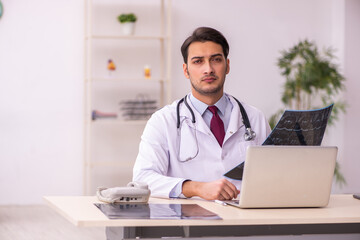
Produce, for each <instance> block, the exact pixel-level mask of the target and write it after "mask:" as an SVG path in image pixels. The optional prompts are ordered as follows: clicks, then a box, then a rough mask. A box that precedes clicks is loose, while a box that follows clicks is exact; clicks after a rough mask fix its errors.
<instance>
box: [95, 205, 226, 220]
mask: <svg viewBox="0 0 360 240" xmlns="http://www.w3.org/2000/svg"><path fill="white" fill-rule="evenodd" d="M95 206H96V207H98V208H99V209H100V210H101V211H102V212H103V213H104V214H105V215H106V216H107V217H108V218H109V219H206V220H212V219H214V220H215V219H221V218H220V217H219V216H218V215H217V214H215V213H213V212H210V211H208V210H206V209H205V208H203V207H200V206H199V205H197V204H152V203H149V204H147V203H138V204H134V203H131V204H125V203H121V204H100V203H95Z"/></svg>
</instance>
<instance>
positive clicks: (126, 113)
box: [120, 94, 157, 120]
mask: <svg viewBox="0 0 360 240" xmlns="http://www.w3.org/2000/svg"><path fill="white" fill-rule="evenodd" d="M120 106H121V107H120V111H121V112H122V116H123V117H124V119H125V120H146V119H149V117H150V116H151V115H152V114H153V113H154V112H155V111H156V109H157V101H156V100H154V99H149V98H148V97H147V96H146V95H143V94H140V95H138V96H137V97H136V99H133V100H124V101H121V102H120Z"/></svg>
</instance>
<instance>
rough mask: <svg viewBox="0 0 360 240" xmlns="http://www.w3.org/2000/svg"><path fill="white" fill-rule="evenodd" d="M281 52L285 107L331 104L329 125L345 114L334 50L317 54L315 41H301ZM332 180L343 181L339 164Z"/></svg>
mask: <svg viewBox="0 0 360 240" xmlns="http://www.w3.org/2000/svg"><path fill="white" fill-rule="evenodd" d="M281 55H282V56H281V57H280V58H279V59H278V64H277V65H278V66H279V68H280V69H281V71H282V72H281V75H283V76H284V77H285V78H286V82H285V84H284V91H283V95H282V99H281V100H282V102H283V103H284V105H285V108H286V109H296V110H310V109H316V108H322V107H325V106H328V105H330V104H332V103H334V107H333V110H332V115H331V116H330V118H329V125H331V124H334V121H335V120H337V119H338V117H339V113H340V112H343V113H345V110H346V105H347V104H346V102H345V101H342V100H341V99H340V97H339V94H340V93H341V91H343V90H344V89H345V86H344V81H345V78H344V76H343V75H342V74H341V73H340V72H339V67H338V66H337V65H336V64H334V63H333V60H334V58H335V56H334V55H333V49H331V48H327V49H325V50H324V52H323V53H320V52H319V51H318V48H317V46H316V45H315V43H314V42H310V41H308V40H304V41H300V42H299V43H298V44H296V45H295V46H293V47H292V48H290V49H289V50H283V51H282V52H281ZM339 99H340V100H339ZM283 111H284V109H280V110H279V111H278V112H277V113H275V114H274V115H272V116H271V117H270V119H269V123H270V126H271V127H272V128H274V126H275V124H276V123H277V122H278V119H279V117H280V114H281V113H282V112H283ZM335 179H336V181H337V182H338V183H339V184H340V185H342V184H345V183H346V181H345V179H344V177H343V176H342V174H341V173H340V171H339V165H338V163H337V164H336V168H335Z"/></svg>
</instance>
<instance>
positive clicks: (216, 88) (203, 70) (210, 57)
mask: <svg viewBox="0 0 360 240" xmlns="http://www.w3.org/2000/svg"><path fill="white" fill-rule="evenodd" d="M187 60H188V63H187V64H185V63H184V64H183V70H184V75H185V77H186V78H188V79H190V82H191V86H192V94H193V95H194V96H195V97H197V98H198V99H199V98H201V96H220V97H221V96H222V94H223V88H224V82H225V76H226V74H228V73H229V70H230V68H229V59H225V56H224V53H223V49H222V47H221V45H220V44H217V43H214V42H210V41H207V42H193V43H191V44H190V46H189V48H188V59H187Z"/></svg>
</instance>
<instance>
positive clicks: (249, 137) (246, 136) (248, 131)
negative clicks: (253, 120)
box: [244, 128, 256, 141]
mask: <svg viewBox="0 0 360 240" xmlns="http://www.w3.org/2000/svg"><path fill="white" fill-rule="evenodd" d="M255 137H256V133H255V132H254V131H253V130H252V129H251V128H246V130H245V134H244V139H245V141H251V140H254V139H255Z"/></svg>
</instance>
